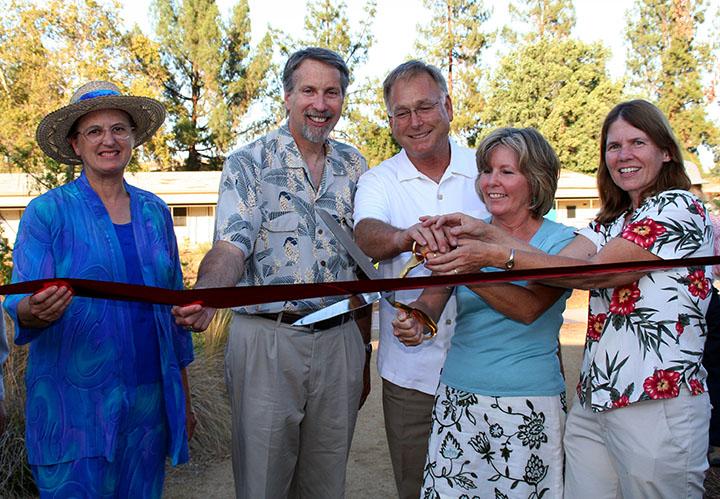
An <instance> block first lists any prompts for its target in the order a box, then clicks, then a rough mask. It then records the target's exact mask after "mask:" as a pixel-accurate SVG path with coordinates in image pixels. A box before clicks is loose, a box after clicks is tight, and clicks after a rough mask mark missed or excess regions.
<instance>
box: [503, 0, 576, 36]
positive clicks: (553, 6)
mask: <svg viewBox="0 0 720 499" xmlns="http://www.w3.org/2000/svg"><path fill="white" fill-rule="evenodd" d="M509 10H510V15H511V17H512V18H513V19H514V20H515V21H517V22H520V23H522V24H524V25H526V26H527V27H528V28H529V29H528V30H527V31H526V32H525V35H524V36H523V41H524V42H525V43H535V42H538V41H540V40H541V39H544V38H552V39H565V38H569V37H570V34H571V32H572V30H573V28H574V27H575V19H576V18H575V7H574V6H573V4H572V1H571V0H532V1H530V2H522V3H519V2H512V3H510V6H509ZM505 32H506V34H508V33H509V34H510V36H508V37H507V38H508V39H509V41H511V43H513V44H516V43H517V41H518V36H517V35H518V33H517V31H514V30H511V29H510V28H506V30H505Z"/></svg>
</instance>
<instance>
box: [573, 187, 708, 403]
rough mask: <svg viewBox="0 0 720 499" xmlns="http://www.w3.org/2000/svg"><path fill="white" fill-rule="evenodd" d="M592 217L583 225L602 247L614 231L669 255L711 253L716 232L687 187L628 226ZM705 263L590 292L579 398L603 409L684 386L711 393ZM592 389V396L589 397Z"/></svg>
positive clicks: (653, 200)
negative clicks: (706, 363)
mask: <svg viewBox="0 0 720 499" xmlns="http://www.w3.org/2000/svg"><path fill="white" fill-rule="evenodd" d="M624 221H625V217H624V216H621V217H619V218H618V219H617V220H615V221H614V222H612V223H610V224H608V225H601V224H599V223H597V222H592V223H590V225H589V226H588V227H587V228H585V229H582V230H580V231H578V234H579V235H582V236H584V237H586V238H588V239H590V240H591V241H592V242H593V243H594V244H595V245H596V247H597V250H598V251H600V250H601V249H602V248H603V246H605V244H607V243H608V242H609V241H610V240H612V239H613V238H615V237H622V238H624V239H627V240H628V241H632V242H633V243H635V244H637V245H638V246H640V247H642V248H644V249H646V250H647V251H649V252H651V253H652V254H654V255H657V256H658V257H660V258H662V259H663V260H667V259H672V258H691V257H701V256H712V255H713V230H712V225H711V223H710V219H709V217H708V214H707V212H706V211H705V208H704V207H703V205H702V203H700V201H699V200H698V199H697V198H696V197H695V196H693V195H692V194H690V193H689V192H687V191H683V190H671V191H665V192H662V193H660V194H657V195H655V196H652V197H650V198H648V199H646V200H645V201H644V202H643V204H642V205H641V206H640V207H639V208H638V209H637V210H635V211H634V212H633V213H632V214H631V215H630V218H629V219H628V221H627V224H624ZM708 277H710V275H709V273H708V271H707V269H706V268H704V267H691V268H676V269H669V270H664V271H656V272H651V273H649V274H647V275H645V276H644V277H642V278H641V279H639V280H638V281H636V282H633V283H631V284H627V285H624V286H618V287H616V288H608V289H593V290H591V291H590V303H589V311H588V329H587V337H586V339H585V352H584V357H583V364H582V369H581V371H580V382H579V383H578V386H577V392H578V397H579V400H580V402H581V403H582V404H583V405H585V404H588V403H590V404H591V407H592V409H593V410H594V411H596V412H600V411H604V410H608V409H613V408H617V407H624V406H626V405H628V404H632V403H634V402H639V401H642V400H651V399H667V398H673V397H677V396H678V394H679V391H680V387H681V386H682V385H685V386H687V388H688V389H689V390H690V392H691V393H692V394H694V395H697V394H700V393H703V392H704V391H705V377H706V372H705V369H704V368H703V366H702V364H701V360H702V355H703V346H704V343H705V336H706V333H707V327H706V324H705V312H706V311H707V307H708V304H709V303H710V289H711V288H710V286H711V281H710V279H708ZM588 395H590V398H591V400H590V399H588Z"/></svg>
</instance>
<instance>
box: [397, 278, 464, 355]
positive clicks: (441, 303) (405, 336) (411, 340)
mask: <svg viewBox="0 0 720 499" xmlns="http://www.w3.org/2000/svg"><path fill="white" fill-rule="evenodd" d="M450 295H452V288H428V289H426V290H424V291H423V292H422V294H421V295H420V296H419V297H418V299H417V300H415V301H414V302H412V303H410V306H411V307H413V308H417V309H419V310H422V311H423V312H425V313H426V314H427V315H428V316H429V317H431V318H432V319H433V320H434V321H435V322H437V321H438V319H440V316H441V315H442V312H443V310H445V305H446V304H447V302H448V300H449V299H450ZM392 325H393V334H394V335H395V337H396V338H397V339H398V340H399V341H400V342H401V343H402V344H404V345H406V346H417V345H419V344H421V343H422V342H423V340H424V339H425V325H424V324H423V323H422V322H420V321H418V320H417V319H416V318H415V317H414V316H413V315H412V314H408V313H406V312H404V311H402V310H398V313H397V317H396V318H395V320H393V322H392Z"/></svg>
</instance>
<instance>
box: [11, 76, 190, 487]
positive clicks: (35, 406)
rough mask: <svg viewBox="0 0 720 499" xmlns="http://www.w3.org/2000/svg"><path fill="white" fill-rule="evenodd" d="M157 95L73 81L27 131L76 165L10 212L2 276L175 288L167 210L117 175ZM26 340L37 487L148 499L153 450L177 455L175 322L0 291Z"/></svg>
mask: <svg viewBox="0 0 720 499" xmlns="http://www.w3.org/2000/svg"><path fill="white" fill-rule="evenodd" d="M164 117H165V111H164V108H163V107H162V105H161V104H160V103H159V102H157V101H155V100H153V99H148V98H144V97H133V96H124V95H121V94H120V92H119V90H118V88H117V87H116V86H115V85H113V84H110V83H107V82H92V83H89V84H87V85H84V86H83V87H81V88H80V89H78V90H77V91H76V92H75V94H74V95H73V97H72V99H71V103H70V105H68V106H65V107H63V108H61V109H59V110H57V111H54V112H52V113H50V114H49V115H48V116H46V117H45V118H44V119H43V120H42V122H41V123H40V125H39V126H38V129H37V134H36V136H37V140H38V143H39V144H40V146H41V148H42V149H43V151H44V152H45V153H46V154H48V156H50V157H51V158H53V159H55V160H56V161H59V162H61V163H68V164H82V173H81V175H80V177H79V178H77V179H76V180H75V181H73V182H71V183H69V184H66V185H63V186H61V187H58V188H56V189H52V190H50V191H48V192H47V193H45V194H43V195H41V196H39V197H37V198H35V199H34V200H33V201H31V202H30V204H29V205H28V207H27V210H26V211H25V213H24V214H23V217H22V219H21V221H20V228H19V231H18V238H17V241H16V243H15V247H14V251H13V261H14V268H13V282H21V281H29V280H35V279H47V278H63V277H72V278H80V279H96V280H102V281H114V282H128V283H136V284H145V285H148V286H157V287H163V288H173V289H181V288H182V273H181V269H180V261H179V258H178V251H177V243H176V241H175V235H174V232H173V226H172V218H171V216H170V212H169V210H168V207H167V206H166V205H165V203H164V202H163V201H161V200H160V199H159V198H158V197H157V196H155V195H154V194H151V193H149V192H147V191H143V190H141V189H137V188H135V187H132V186H130V185H128V184H127V183H126V182H125V181H124V180H123V174H124V171H125V167H126V166H127V164H128V162H129V161H130V158H131V156H132V149H133V147H135V146H137V145H139V144H142V143H143V142H144V141H145V140H147V139H149V138H150V136H151V135H152V134H153V133H154V132H155V130H157V128H158V127H159V126H160V125H161V124H162V122H163V119H164ZM4 306H5V308H6V310H7V311H8V313H9V314H10V315H11V317H12V319H13V321H14V322H15V343H17V344H28V345H29V357H28V366H27V374H26V378H25V383H26V388H27V402H26V410H25V415H26V445H27V451H28V460H29V462H30V465H31V469H32V472H33V476H34V477H35V480H36V484H37V486H38V489H39V491H40V496H41V497H151V498H152V497H159V496H160V494H161V493H162V485H163V478H164V469H165V459H166V456H167V457H169V458H170V460H171V462H172V463H173V464H178V463H183V462H185V461H187V459H188V444H187V441H188V433H189V432H191V431H192V428H191V426H186V424H187V422H188V419H186V413H187V414H188V415H191V414H190V413H191V411H190V409H189V407H190V406H189V396H188V392H187V379H186V377H185V367H186V366H187V365H188V364H189V363H190V362H191V361H192V360H193V349H192V342H191V338H190V334H189V333H188V331H186V330H184V329H182V328H180V327H178V326H176V325H175V323H174V320H173V318H172V316H171V314H170V307H168V306H161V305H150V304H137V303H130V302H116V301H111V300H104V299H94V298H81V297H73V296H72V290H70V289H69V288H67V287H66V286H62V285H57V286H51V287H49V288H47V289H45V290H42V291H39V292H37V293H35V294H33V295H12V296H9V297H7V298H6V300H5V304H4Z"/></svg>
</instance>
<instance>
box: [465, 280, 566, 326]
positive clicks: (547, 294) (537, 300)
mask: <svg viewBox="0 0 720 499" xmlns="http://www.w3.org/2000/svg"><path fill="white" fill-rule="evenodd" d="M468 288H469V289H470V290H471V291H473V292H474V293H475V294H476V295H478V296H479V297H480V298H482V299H483V300H485V302H486V303H487V304H488V305H490V306H491V307H492V308H494V309H495V310H496V311H497V312H499V313H501V314H503V315H504V316H506V317H509V318H510V319H512V320H514V321H518V322H522V323H523V324H531V323H533V322H535V321H536V320H537V318H538V317H540V316H541V315H542V314H543V313H545V311H546V310H547V309H549V308H550V307H551V306H553V304H554V303H555V302H556V301H558V299H559V298H560V297H561V296H562V295H563V293H565V289H563V288H560V287H554V286H545V285H543V284H536V283H530V284H528V285H527V286H519V285H517V284H492V285H487V286H483V285H479V286H468ZM518 304H522V306H519V305H518Z"/></svg>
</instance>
